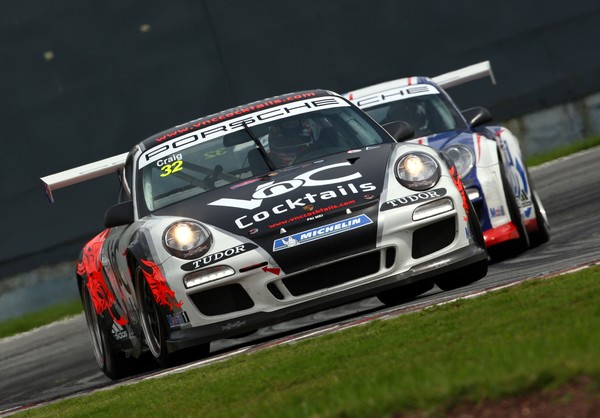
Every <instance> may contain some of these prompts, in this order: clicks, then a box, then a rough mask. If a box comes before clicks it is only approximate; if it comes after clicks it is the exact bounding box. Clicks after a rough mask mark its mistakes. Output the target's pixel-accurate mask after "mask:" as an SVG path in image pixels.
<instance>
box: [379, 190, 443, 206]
mask: <svg viewBox="0 0 600 418" xmlns="http://www.w3.org/2000/svg"><path fill="white" fill-rule="evenodd" d="M445 195H446V189H444V188H441V189H435V190H428V191H425V192H419V193H415V194H411V195H408V196H404V197H399V198H397V199H393V200H388V201H387V202H384V203H382V205H381V210H382V211H384V210H390V209H395V208H401V207H403V206H409V205H414V204H415V203H421V202H426V201H428V200H432V199H436V198H438V197H442V196H445Z"/></svg>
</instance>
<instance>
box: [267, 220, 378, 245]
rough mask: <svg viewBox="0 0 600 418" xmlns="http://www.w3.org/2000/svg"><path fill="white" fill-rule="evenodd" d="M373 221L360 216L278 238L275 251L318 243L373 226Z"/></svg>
mask: <svg viewBox="0 0 600 418" xmlns="http://www.w3.org/2000/svg"><path fill="white" fill-rule="evenodd" d="M372 223H373V221H372V220H371V218H369V217H368V216H367V215H359V216H355V217H353V218H348V219H344V220H342V221H338V222H333V223H330V224H328V225H324V226H320V227H318V228H312V229H308V230H306V231H302V232H298V233H296V234H292V235H288V236H287V237H283V238H278V239H276V240H275V241H273V251H280V250H287V249H288V248H292V247H296V246H298V245H302V244H306V243H307V242H312V241H317V240H320V239H323V238H327V237H330V236H332V235H337V234H342V233H344V232H348V231H351V230H353V229H357V228H361V227H363V226H365V225H369V224H372Z"/></svg>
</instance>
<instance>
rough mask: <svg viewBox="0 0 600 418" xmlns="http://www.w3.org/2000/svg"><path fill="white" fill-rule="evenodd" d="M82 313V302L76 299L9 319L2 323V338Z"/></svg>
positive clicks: (0, 335)
mask: <svg viewBox="0 0 600 418" xmlns="http://www.w3.org/2000/svg"><path fill="white" fill-rule="evenodd" d="M80 312H82V307H81V301H80V300H79V299H75V300H73V301H71V302H63V303H59V304H56V305H53V306H50V307H48V308H44V309H41V310H39V311H36V312H33V313H28V314H25V315H23V316H20V317H18V318H11V319H7V320H5V321H2V322H0V338H4V337H8V336H10V335H14V334H18V333H21V332H25V331H29V330H31V329H34V328H37V327H40V326H42V325H46V324H49V323H51V322H54V321H58V320H60V319H63V318H65V317H67V316H71V315H75V314H78V313H80Z"/></svg>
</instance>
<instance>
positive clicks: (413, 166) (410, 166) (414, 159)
mask: <svg viewBox="0 0 600 418" xmlns="http://www.w3.org/2000/svg"><path fill="white" fill-rule="evenodd" d="M396 178H397V179H398V181H399V182H400V184H402V185H403V186H404V187H406V188H409V189H411V190H417V191H420V190H427V189H430V188H432V187H433V186H435V185H436V184H437V182H438V180H439V179H440V166H439V164H438V163H437V161H436V160H435V159H434V158H433V157H431V156H430V155H428V154H425V153H422V152H412V153H410V154H405V155H403V156H402V157H400V159H399V160H398V162H397V163H396Z"/></svg>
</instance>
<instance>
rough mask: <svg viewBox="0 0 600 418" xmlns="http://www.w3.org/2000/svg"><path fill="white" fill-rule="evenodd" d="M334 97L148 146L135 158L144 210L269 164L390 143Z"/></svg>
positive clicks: (269, 167) (233, 180)
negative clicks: (329, 103) (305, 108)
mask: <svg viewBox="0 0 600 418" xmlns="http://www.w3.org/2000/svg"><path fill="white" fill-rule="evenodd" d="M335 100H336V102H338V103H339V105H338V106H337V107H331V108H328V109H322V110H320V109H318V108H316V109H315V110H313V111H310V112H304V113H302V114H298V115H296V116H291V117H285V118H279V119H277V120H274V121H264V122H263V121H260V122H254V123H253V124H252V125H245V124H240V123H236V122H235V121H234V122H231V123H229V125H228V126H235V129H229V132H230V133H226V134H221V133H222V131H221V132H219V134H220V136H215V135H212V134H211V135H210V136H208V138H209V139H200V138H201V137H202V131H196V132H195V133H194V134H191V135H187V136H182V137H180V138H178V139H177V140H174V141H172V142H171V146H169V143H167V144H164V145H163V146H162V147H156V149H157V150H156V151H155V148H151V149H150V150H148V151H146V152H145V153H144V154H142V156H141V157H140V161H139V162H138V164H139V165H140V166H141V165H142V164H144V163H143V161H149V162H146V163H145V165H144V166H142V167H140V172H139V173H138V174H139V175H138V176H137V179H138V180H139V187H138V192H139V193H142V195H143V202H144V203H145V205H146V207H147V208H148V210H149V211H155V210H157V209H160V208H163V207H165V206H168V205H171V204H173V203H176V202H179V201H181V200H184V199H187V198H190V197H192V196H196V195H199V194H201V193H205V192H207V191H210V190H213V189H216V188H219V187H223V186H227V185H229V184H232V183H236V182H239V181H243V180H245V179H249V178H252V177H256V176H260V175H264V174H266V173H269V172H270V171H272V170H274V169H280V168H283V167H286V166H289V165H292V164H298V163H302V162H305V161H309V160H314V159H318V158H321V157H324V156H327V155H331V154H334V153H338V152H345V151H348V150H352V149H357V148H362V147H365V146H369V145H376V144H381V143H383V142H393V140H392V138H390V137H389V136H388V135H386V133H385V132H384V131H383V130H382V129H381V128H380V127H379V126H377V125H376V124H374V123H373V121H371V120H370V119H369V118H368V117H365V115H364V114H363V113H362V112H360V111H358V110H357V109H356V108H354V107H352V106H350V105H348V103H347V102H344V101H342V100H341V99H339V98H335ZM257 119H258V118H257ZM246 120H248V118H247V117H246ZM212 130H213V131H214V130H215V129H214V128H213V129H212ZM232 131H233V132H232ZM163 148H164V151H161V149H163ZM153 153H154V154H157V155H158V157H156V158H155V157H154V156H153ZM159 153H160V154H159ZM140 200H142V199H140Z"/></svg>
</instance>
